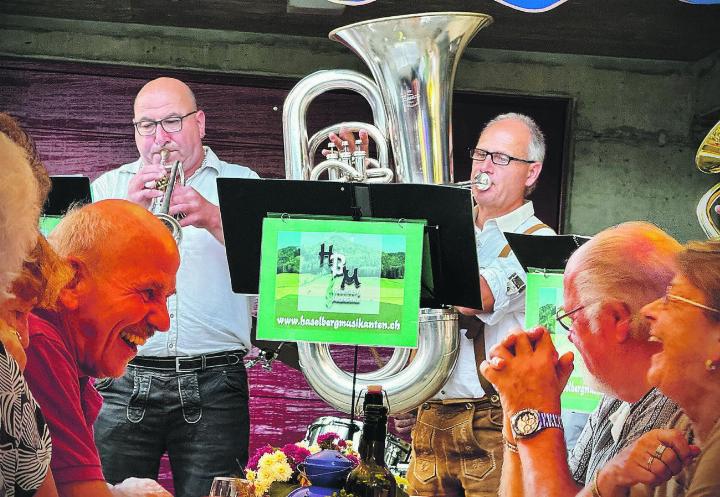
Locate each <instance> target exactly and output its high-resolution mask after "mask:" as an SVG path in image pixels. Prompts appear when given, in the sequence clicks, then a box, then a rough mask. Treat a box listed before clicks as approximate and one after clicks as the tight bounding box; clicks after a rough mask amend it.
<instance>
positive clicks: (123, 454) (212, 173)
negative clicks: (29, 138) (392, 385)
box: [92, 78, 258, 497]
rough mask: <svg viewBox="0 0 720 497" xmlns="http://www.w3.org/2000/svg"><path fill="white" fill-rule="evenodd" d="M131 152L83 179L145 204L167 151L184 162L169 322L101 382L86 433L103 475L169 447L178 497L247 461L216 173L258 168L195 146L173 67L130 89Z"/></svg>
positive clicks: (234, 302) (197, 118)
mask: <svg viewBox="0 0 720 497" xmlns="http://www.w3.org/2000/svg"><path fill="white" fill-rule="evenodd" d="M132 124H133V126H134V128H135V143H136V145H137V149H138V152H139V154H140V158H139V159H138V160H136V161H135V162H132V163H130V164H125V165H123V166H120V167H119V168H117V169H115V170H112V171H110V172H107V173H105V174H103V175H102V176H100V177H99V178H98V179H97V180H96V181H95V182H94V183H93V185H92V187H93V198H94V199H95V200H100V199H105V198H122V199H127V200H130V201H132V202H135V203H136V204H139V205H141V206H143V207H145V208H149V207H150V204H151V202H152V200H153V199H154V198H157V197H160V196H162V192H161V191H159V190H157V189H156V188H155V183H156V181H157V180H158V179H160V178H161V177H162V176H163V175H164V168H163V165H162V164H161V162H162V151H163V150H165V151H167V157H166V159H165V163H166V164H167V165H168V166H169V165H171V164H173V163H174V162H175V161H181V162H182V169H183V173H184V174H183V176H184V178H185V184H184V185H182V184H177V185H176V186H175V189H174V192H173V196H172V200H171V204H170V211H169V213H170V214H171V215H176V216H177V217H178V219H179V220H180V225H181V226H182V231H183V240H182V243H181V244H180V260H181V263H180V270H179V271H178V275H177V294H176V295H174V296H172V297H171V298H170V299H169V301H168V307H169V309H170V332H169V333H163V334H161V335H155V336H154V337H152V338H150V339H149V340H148V341H147V343H145V344H144V345H143V346H141V347H139V350H138V356H137V358H136V359H134V360H132V361H130V364H129V366H128V370H127V373H126V374H125V375H124V376H123V377H122V378H119V379H117V380H112V379H108V380H106V381H102V382H99V383H98V385H97V388H98V390H99V391H100V393H101V394H102V395H103V397H104V400H105V402H104V404H103V408H102V411H101V412H100V416H99V417H98V420H97V422H96V424H95V438H96V442H97V445H98V449H99V451H100V456H101V458H102V465H103V471H104V473H105V476H106V478H107V479H108V481H109V482H111V483H113V482H119V481H123V480H124V479H125V478H127V477H129V476H143V477H146V478H153V479H154V478H157V474H158V467H159V461H160V458H161V457H162V455H163V453H165V452H167V453H168V455H169V457H170V462H171V464H172V470H173V478H174V483H175V491H176V496H177V497H197V496H199V495H207V493H208V491H209V490H210V485H211V483H212V480H213V477H214V476H229V475H231V474H237V473H238V471H239V469H240V468H239V466H243V467H244V465H245V464H246V462H247V450H248V438H249V431H250V421H249V414H248V383H247V373H246V371H245V367H244V365H243V361H242V358H243V356H244V355H245V353H246V351H247V350H249V349H250V323H251V321H250V303H249V300H248V298H247V297H245V296H240V295H236V294H234V293H233V292H232V289H231V285H230V273H229V269H228V266H227V258H226V255H225V245H224V236H223V229H222V223H221V220H220V210H219V208H218V195H217V186H216V178H218V177H221V176H222V177H232V178H257V177H258V176H257V174H255V173H254V172H253V171H251V170H250V169H248V168H246V167H243V166H238V165H233V164H228V163H227V162H223V161H221V160H220V159H218V157H217V156H216V155H215V153H213V151H212V150H211V149H210V147H206V146H203V144H202V139H203V137H204V136H205V113H204V112H203V111H202V110H201V109H199V108H198V106H197V103H196V101H195V96H194V95H193V92H192V91H191V90H190V88H189V87H188V86H187V85H186V84H185V83H183V82H182V81H178V80H177V79H172V78H159V79H155V80H153V81H150V82H149V83H147V84H146V85H145V86H143V88H142V89H141V90H140V92H139V93H138V94H137V97H136V98H135V105H134V119H133V122H132Z"/></svg>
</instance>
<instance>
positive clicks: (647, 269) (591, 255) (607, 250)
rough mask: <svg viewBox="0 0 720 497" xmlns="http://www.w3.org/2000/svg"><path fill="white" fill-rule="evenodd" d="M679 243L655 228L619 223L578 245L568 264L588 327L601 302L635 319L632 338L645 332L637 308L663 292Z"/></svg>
mask: <svg viewBox="0 0 720 497" xmlns="http://www.w3.org/2000/svg"><path fill="white" fill-rule="evenodd" d="M681 249H682V246H681V245H680V243H678V242H677V240H675V239H674V238H673V237H671V236H670V235H668V234H667V233H665V232H664V231H663V230H661V229H660V228H658V227H657V226H655V225H653V224H650V223H646V222H641V221H634V222H627V223H622V224H619V225H617V226H614V227H612V228H608V229H606V230H603V231H601V232H600V233H598V234H597V235H596V236H595V237H593V239H592V240H590V241H589V242H587V243H586V244H585V245H583V246H582V247H580V248H579V249H578V250H576V251H575V253H574V254H573V255H572V257H570V260H569V261H568V266H567V267H568V269H567V274H568V275H571V277H572V278H573V280H572V281H573V283H574V288H575V291H576V293H577V295H578V299H579V303H580V305H585V306H587V308H586V310H585V313H586V316H587V317H588V320H589V321H590V323H591V329H592V330H593V331H597V329H598V317H599V314H600V309H601V306H600V305H599V304H600V303H602V302H603V301H607V300H617V301H621V302H623V303H624V304H625V305H627V306H628V308H629V310H630V312H631V314H632V315H633V323H632V326H633V329H632V333H633V336H635V337H636V338H640V337H642V336H643V334H645V333H646V330H647V327H646V325H645V323H644V320H642V319H640V318H639V314H638V313H639V311H640V309H641V308H642V307H643V306H644V305H646V304H648V303H650V302H652V301H653V300H656V299H658V298H660V297H661V296H662V295H664V294H665V291H666V289H667V286H668V285H669V284H670V281H671V280H672V278H673V276H674V274H675V269H676V265H675V258H676V256H677V254H678V253H679V252H680V250H681Z"/></svg>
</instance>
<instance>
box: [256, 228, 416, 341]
mask: <svg viewBox="0 0 720 497" xmlns="http://www.w3.org/2000/svg"><path fill="white" fill-rule="evenodd" d="M424 224H425V222H424V221H408V220H402V221H400V222H398V221H376V220H362V221H350V220H347V219H345V218H342V219H337V218H332V219H327V218H325V219H308V218H303V219H294V218H288V217H286V216H284V217H268V218H265V219H264V220H263V229H262V248H261V257H260V293H259V304H258V329H257V338H258V339H261V340H279V341H307V342H324V343H336V344H351V345H377V346H388V347H416V346H417V327H418V312H419V306H420V272H421V261H422V251H423V233H424Z"/></svg>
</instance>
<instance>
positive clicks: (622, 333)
mask: <svg viewBox="0 0 720 497" xmlns="http://www.w3.org/2000/svg"><path fill="white" fill-rule="evenodd" d="M605 306H606V307H605V309H603V310H604V311H606V312H607V313H608V316H609V318H610V319H612V322H611V324H613V325H614V327H613V336H614V338H615V340H616V341H617V343H623V342H625V341H627V340H629V339H631V338H632V330H633V319H632V317H633V315H632V312H631V311H630V307H628V305H627V304H626V303H625V302H621V301H618V300H615V301H610V302H607V303H606V304H605Z"/></svg>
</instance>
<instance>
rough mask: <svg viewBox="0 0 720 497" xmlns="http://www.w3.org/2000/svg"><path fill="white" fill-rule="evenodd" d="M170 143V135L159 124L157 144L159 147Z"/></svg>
mask: <svg viewBox="0 0 720 497" xmlns="http://www.w3.org/2000/svg"><path fill="white" fill-rule="evenodd" d="M169 141H170V133H168V132H167V131H165V128H163V127H162V124H160V123H157V125H156V126H155V143H156V144H157V145H165V144H166V143H167V142H169Z"/></svg>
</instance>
